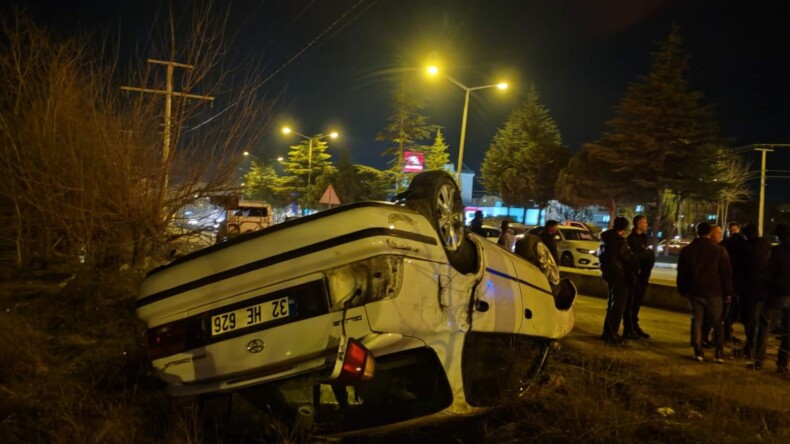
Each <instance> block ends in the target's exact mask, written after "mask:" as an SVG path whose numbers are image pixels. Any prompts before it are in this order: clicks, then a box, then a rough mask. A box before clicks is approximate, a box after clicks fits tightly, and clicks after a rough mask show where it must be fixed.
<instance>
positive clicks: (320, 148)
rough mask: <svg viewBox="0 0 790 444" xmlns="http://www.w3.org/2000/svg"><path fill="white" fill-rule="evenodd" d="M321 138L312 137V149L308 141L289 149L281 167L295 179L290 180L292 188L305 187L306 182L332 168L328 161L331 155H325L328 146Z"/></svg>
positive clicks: (319, 136)
mask: <svg viewBox="0 0 790 444" xmlns="http://www.w3.org/2000/svg"><path fill="white" fill-rule="evenodd" d="M323 137H324V136H323V135H321V134H319V135H318V136H315V137H313V138H312V148H311V146H310V145H311V141H310V140H303V141H302V142H300V143H299V144H298V145H293V146H291V147H290V150H289V151H288V158H287V160H285V161H283V167H284V168H285V171H287V172H288V173H290V174H291V175H292V176H294V177H295V178H296V180H293V179H292V180H291V185H292V186H300V185H301V186H305V185H307V183H308V182H312V179H315V178H316V177H318V176H320V175H321V174H323V173H324V172H325V170H326V169H327V168H331V167H332V162H331V161H330V160H329V159H331V158H332V155H331V154H329V153H327V150H328V149H329V145H328V144H327V143H326V142H325V141H324V140H323ZM311 152H312V155H311Z"/></svg>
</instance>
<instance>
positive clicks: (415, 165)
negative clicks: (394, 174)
mask: <svg viewBox="0 0 790 444" xmlns="http://www.w3.org/2000/svg"><path fill="white" fill-rule="evenodd" d="M423 169H425V154H423V153H421V152H419V151H404V153H403V172H404V173H419V172H420V171H422V170H423Z"/></svg>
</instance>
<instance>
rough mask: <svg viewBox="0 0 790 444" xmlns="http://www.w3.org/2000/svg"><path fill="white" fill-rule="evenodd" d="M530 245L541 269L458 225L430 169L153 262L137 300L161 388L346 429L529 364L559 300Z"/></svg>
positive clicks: (466, 391)
mask: <svg viewBox="0 0 790 444" xmlns="http://www.w3.org/2000/svg"><path fill="white" fill-rule="evenodd" d="M540 246H541V247H543V246H542V244H540ZM539 256H540V257H541V261H542V262H541V263H540V265H542V266H543V270H541V269H540V268H539V267H538V266H535V265H532V264H531V263H529V262H527V261H526V260H524V259H523V258H521V257H520V256H517V255H515V254H512V253H510V252H508V251H505V250H504V249H501V248H499V247H497V246H496V245H494V244H492V243H491V242H488V241H486V240H485V239H484V238H483V237H480V236H477V235H474V234H465V232H464V227H463V224H462V204H461V200H460V197H459V193H458V189H457V187H456V185H455V182H454V181H453V179H452V178H451V177H450V176H449V175H448V174H447V173H444V172H436V171H434V172H427V173H422V174H419V175H417V176H416V177H415V178H414V180H413V181H412V184H411V186H410V187H409V190H408V191H407V192H406V193H405V196H404V199H403V200H402V201H401V202H399V203H384V202H361V203H356V204H351V205H346V206H342V207H339V208H335V209H331V210H328V211H324V212H322V213H318V214H315V215H313V216H309V217H305V218H301V219H296V220H293V221H289V222H285V223H282V224H279V225H275V226H272V227H269V228H267V229H264V230H261V231H257V232H253V233H249V234H245V235H242V236H239V237H237V238H234V239H231V240H229V241H227V242H224V243H221V244H218V245H214V246H212V247H209V248H206V249H204V250H201V251H198V252H196V253H193V254H191V255H188V256H185V257H182V258H180V259H177V260H175V261H174V262H172V263H170V264H168V265H166V266H164V267H161V268H159V269H156V270H153V271H152V272H151V273H150V274H149V275H148V277H147V278H146V279H145V281H144V283H143V285H142V288H141V291H140V295H139V299H138V300H137V313H138V316H139V317H140V318H141V319H142V320H143V321H145V322H146V324H147V327H148V330H147V338H148V339H147V342H148V347H149V353H150V356H151V360H152V364H153V367H154V368H155V370H156V372H157V373H158V375H159V376H160V377H161V378H162V379H163V380H164V381H166V382H167V383H168V390H169V392H170V393H171V394H172V395H176V396H182V395H200V394H214V393H222V392H238V393H239V394H241V395H242V396H244V397H245V398H246V399H248V400H249V401H251V402H252V403H254V404H256V405H259V406H265V407H266V408H267V410H271V411H276V412H278V414H279V415H280V417H281V418H292V419H297V420H299V421H300V423H301V424H305V421H306V419H307V422H308V423H309V424H311V426H312V427H314V430H316V431H318V432H321V433H335V434H343V433H353V432H357V431H360V430H366V429H370V428H375V427H384V426H390V425H393V424H398V426H400V425H408V424H410V423H418V422H424V421H426V420H432V419H439V418H442V417H444V416H452V415H459V414H461V415H463V414H475V413H478V412H480V411H481V410H482V409H484V408H485V407H487V406H490V405H492V404H493V403H495V402H496V401H497V400H498V399H499V397H500V396H501V395H502V394H503V393H505V392H507V391H510V390H517V389H518V388H519V387H520V384H523V383H524V381H528V380H529V378H530V377H532V376H534V375H535V374H536V373H537V372H539V371H540V369H541V368H542V366H543V364H544V362H545V359H546V355H547V353H548V351H549V349H550V346H551V344H552V342H553V341H556V339H558V338H561V337H563V336H565V335H567V334H568V333H569V332H570V331H571V329H572V328H573V323H574V314H573V304H574V299H575V289H574V288H573V286H572V284H570V283H569V282H568V281H562V282H559V285H558V274H557V273H556V265H555V264H554V263H553V261H552V260H551V258H550V256H549V255H548V254H547V250H546V249H545V247H543V248H542V250H540V252H539ZM547 256H548V258H547ZM536 262H538V261H536ZM547 276H548V277H547ZM550 281H551V282H550ZM514 347H518V349H519V356H518V358H519V362H521V363H523V364H524V365H523V368H517V366H516V367H514V363H513V362H512V361H511V360H510V357H511V356H512V353H507V351H508V350H512V349H513V348H514Z"/></svg>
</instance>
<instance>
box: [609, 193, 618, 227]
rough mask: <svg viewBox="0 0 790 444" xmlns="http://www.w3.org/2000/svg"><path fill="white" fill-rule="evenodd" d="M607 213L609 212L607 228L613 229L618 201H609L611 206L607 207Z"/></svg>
mask: <svg viewBox="0 0 790 444" xmlns="http://www.w3.org/2000/svg"><path fill="white" fill-rule="evenodd" d="M607 211H608V212H609V224H608V225H607V228H612V227H613V226H614V218H616V217H617V201H616V200H614V199H612V200H610V201H609V205H608V206H607Z"/></svg>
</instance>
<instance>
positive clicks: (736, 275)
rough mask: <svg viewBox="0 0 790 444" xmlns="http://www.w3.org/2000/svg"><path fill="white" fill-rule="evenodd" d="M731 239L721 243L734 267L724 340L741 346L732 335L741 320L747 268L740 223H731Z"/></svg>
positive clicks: (744, 241)
mask: <svg viewBox="0 0 790 444" xmlns="http://www.w3.org/2000/svg"><path fill="white" fill-rule="evenodd" d="M729 231H730V237H729V238H727V239H725V240H723V241H721V243H720V245H722V246H723V247H726V248H727V254H729V255H730V265H731V267H732V291H733V295H732V302H730V304H729V305H728V306H727V307H725V310H724V340H725V341H732V343H733V344H739V343H740V342H741V340H740V339H738V338H736V337H735V336H733V335H732V324H733V322H735V321H736V320H738V319H740V300H741V294H743V293H744V291H745V289H744V281H745V272H746V267H744V266H742V263H743V261H744V260H745V259H744V249H745V245H746V238H745V237H744V236H743V233H741V226H740V224H738V222H730V224H729Z"/></svg>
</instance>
